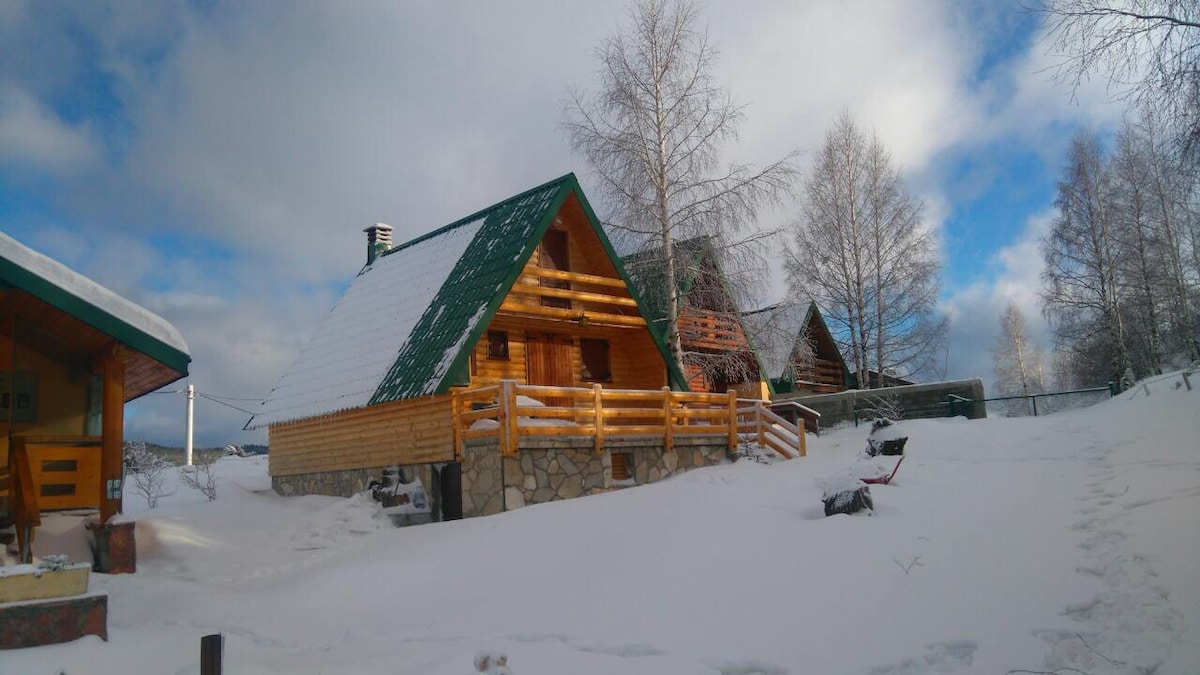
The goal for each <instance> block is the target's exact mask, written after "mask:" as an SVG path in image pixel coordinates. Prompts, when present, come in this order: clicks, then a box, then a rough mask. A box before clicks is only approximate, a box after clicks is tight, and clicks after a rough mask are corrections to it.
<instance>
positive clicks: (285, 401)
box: [247, 174, 738, 518]
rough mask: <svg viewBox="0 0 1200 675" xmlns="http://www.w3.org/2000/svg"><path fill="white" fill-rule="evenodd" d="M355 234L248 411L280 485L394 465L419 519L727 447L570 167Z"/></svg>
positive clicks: (313, 488)
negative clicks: (303, 339)
mask: <svg viewBox="0 0 1200 675" xmlns="http://www.w3.org/2000/svg"><path fill="white" fill-rule="evenodd" d="M367 233H368V255H367V264H366V266H365V267H363V268H362V270H361V271H360V272H359V274H358V276H357V277H356V278H355V279H354V281H353V282H352V283H351V284H350V286H349V288H348V289H347V290H346V292H345V294H344V295H343V296H342V298H341V299H340V300H338V302H337V304H336V305H335V306H334V307H333V309H332V311H331V312H330V313H329V315H328V316H327V317H326V319H325V320H324V321H323V322H322V323H321V325H320V326H319V327H318V328H317V330H316V332H315V334H314V335H313V336H312V338H311V339H310V341H309V343H308V344H307V346H305V347H304V349H303V350H301V352H300V353H299V355H298V356H297V358H296V361H295V363H294V364H292V366H291V368H290V369H288V371H287V372H286V373H285V374H284V375H283V376H282V377H281V378H280V380H279V382H278V384H276V386H275V388H274V389H273V390H272V391H271V392H270V394H269V395H268V396H267V398H266V400H265V401H264V402H263V403H262V405H261V407H260V408H259V410H258V411H257V412H256V414H255V415H254V417H253V418H252V419H251V420H250V422H249V423H248V424H247V427H248V428H261V427H266V428H267V429H268V433H269V437H270V454H269V457H270V460H269V466H270V474H271V479H272V484H273V486H274V488H275V490H276V491H278V492H280V493H281V494H309V493H317V494H334V495H349V494H354V493H357V492H361V491H363V490H365V489H366V488H367V487H368V485H369V484H370V483H371V482H372V481H375V480H379V479H380V478H381V476H382V475H383V472H384V469H385V468H388V467H399V474H400V476H401V480H404V481H409V480H420V482H421V483H422V485H423V486H424V488H425V490H426V492H428V493H431V494H432V495H433V501H435V502H438V504H435V508H434V510H435V511H437V510H438V509H440V511H441V513H440V514H437V513H435V514H434V515H433V517H434V518H436V517H439V516H441V517H449V518H453V517H459V516H472V515H485V514H489V513H496V512H499V511H501V510H505V509H510V508H515V507H518V506H522V505H524V504H529V503H536V502H543V501H550V500H553V499H564V498H570V497H574V496H580V495H584V494H592V493H594V492H599V491H603V490H607V489H611V488H613V487H620V486H624V485H629V484H637V483H644V482H652V481H654V480H658V479H659V478H662V477H665V476H667V475H670V474H672V473H676V472H678V471H682V470H686V469H687V468H691V467H694V466H703V465H706V464H711V463H713V462H716V461H720V460H721V459H723V458H724V456H725V453H726V452H727V451H728V450H729V449H730V448H731V447H733V446H734V445H736V442H737V439H736V433H737V417H738V415H737V410H736V408H737V404H736V399H735V398H733V397H731V396H729V395H710V394H701V393H688V392H687V389H688V387H687V383H686V381H685V378H684V377H683V375H682V373H680V372H679V371H678V369H677V368H675V367H674V366H673V365H672V362H671V359H669V358H668V354H667V350H666V346H665V345H664V343H663V342H662V340H661V337H660V336H659V335H658V334H657V333H656V332H655V331H652V330H651V329H650V327H649V325H648V323H647V320H646V317H645V315H644V313H643V311H642V305H641V303H640V301H639V298H638V296H637V294H636V292H635V291H634V290H633V289H632V287H631V284H630V281H629V277H628V275H627V274H626V273H625V270H624V268H623V266H622V264H621V261H620V259H619V258H618V257H617V256H616V254H615V253H614V251H613V248H612V246H611V244H610V243H609V241H608V238H607V237H606V236H605V234H604V231H603V229H602V228H601V227H600V224H599V221H598V220H597V218H596V216H595V214H594V213H593V211H592V209H591V207H590V206H589V204H588V202H587V199H586V197H585V196H584V194H583V191H582V190H581V189H580V187H579V183H578V181H577V180H576V178H575V176H574V175H573V174H568V175H566V176H563V177H562V178H559V179H556V180H553V181H550V182H549V183H546V184H544V185H540V186H538V187H535V188H533V189H531V190H528V191H526V192H523V193H521V194H518V195H516V196H514V197H511V198H509V199H506V200H504V201H502V202H500V203H498V204H495V205H493V206H490V207H488V208H485V209H483V210H481V211H478V212H476V213H473V214H471V215H469V216H467V217H465V218H462V219H461V220H458V221H455V222H453V223H450V224H449V225H446V226H445V227H442V228H439V229H437V230H434V231H432V232H430V233H428V234H425V235H423V236H420V237H417V238H416V239H413V240H411V241H408V242H405V243H403V244H400V245H397V246H392V245H391V234H392V229H391V228H390V227H388V226H386V225H376V226H374V227H371V228H367ZM676 411H678V412H676ZM393 473H394V472H389V475H392V474H393Z"/></svg>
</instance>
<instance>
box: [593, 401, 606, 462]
mask: <svg viewBox="0 0 1200 675" xmlns="http://www.w3.org/2000/svg"><path fill="white" fill-rule="evenodd" d="M601 394H602V390H601V387H600V385H599V384H593V385H592V406H593V407H594V408H595V410H596V418H595V422H596V453H597V454H599V453H601V452H604V397H603V396H602V395H601Z"/></svg>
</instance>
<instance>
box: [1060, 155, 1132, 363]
mask: <svg viewBox="0 0 1200 675" xmlns="http://www.w3.org/2000/svg"><path fill="white" fill-rule="evenodd" d="M1111 190H1112V181H1111V175H1110V173H1109V171H1108V169H1107V168H1106V167H1105V166H1104V164H1103V161H1102V158H1101V156H1100V150H1099V148H1098V147H1097V146H1096V140H1095V138H1094V137H1092V136H1091V135H1090V134H1087V133H1080V134H1078V135H1076V136H1075V138H1074V139H1072V141H1071V150H1070V159H1069V162H1068V165H1067V168H1066V171H1065V175H1064V178H1063V180H1062V181H1061V182H1060V183H1059V185H1058V198H1057V200H1056V202H1055V203H1056V206H1057V208H1058V217H1057V218H1055V220H1054V225H1053V227H1052V228H1051V231H1050V233H1049V234H1048V235H1047V236H1046V237H1045V238H1044V239H1043V240H1042V255H1043V258H1044V259H1045V261H1046V269H1045V271H1044V272H1043V277H1044V280H1045V282H1046V288H1045V289H1044V290H1043V292H1042V304H1043V309H1044V311H1045V314H1046V317H1047V319H1049V320H1050V323H1051V326H1053V328H1054V330H1055V338H1056V341H1057V343H1058V345H1059V347H1060V348H1065V349H1069V350H1071V351H1074V352H1075V354H1076V355H1077V356H1078V357H1079V358H1078V359H1077V360H1076V363H1077V364H1078V365H1079V366H1081V367H1083V368H1085V369H1086V372H1084V373H1081V376H1082V377H1083V379H1084V382H1085V383H1086V384H1096V383H1102V382H1106V381H1118V382H1121V383H1122V386H1123V387H1127V386H1129V385H1130V384H1132V380H1133V364H1132V362H1131V360H1130V355H1129V349H1128V345H1127V343H1126V338H1125V326H1124V323H1123V316H1122V312H1121V298H1120V294H1119V289H1118V284H1117V282H1118V270H1117V257H1116V256H1117V252H1118V247H1117V242H1116V240H1115V238H1114V235H1113V227H1114V224H1113V214H1112V213H1111V208H1110V206H1111V204H1110V202H1109V201H1108V196H1109V194H1110V192H1111Z"/></svg>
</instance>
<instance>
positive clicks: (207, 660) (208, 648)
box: [200, 633, 225, 675]
mask: <svg viewBox="0 0 1200 675" xmlns="http://www.w3.org/2000/svg"><path fill="white" fill-rule="evenodd" d="M224 654H225V636H223V635H221V634H220V633H216V634H214V635H205V636H204V637H202V638H200V675H221V661H222V660H223V657H224Z"/></svg>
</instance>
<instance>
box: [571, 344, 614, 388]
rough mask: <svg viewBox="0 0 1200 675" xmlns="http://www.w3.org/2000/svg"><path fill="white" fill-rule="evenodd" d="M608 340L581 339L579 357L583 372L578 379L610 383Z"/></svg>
mask: <svg viewBox="0 0 1200 675" xmlns="http://www.w3.org/2000/svg"><path fill="white" fill-rule="evenodd" d="M608 352H609V345H608V340H596V339H594V338H581V339H580V340H579V356H580V361H582V362H583V363H582V366H583V372H582V373H580V375H581V377H580V379H582V380H585V381H587V382H612V360H611V359H610V357H609V353H608Z"/></svg>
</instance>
